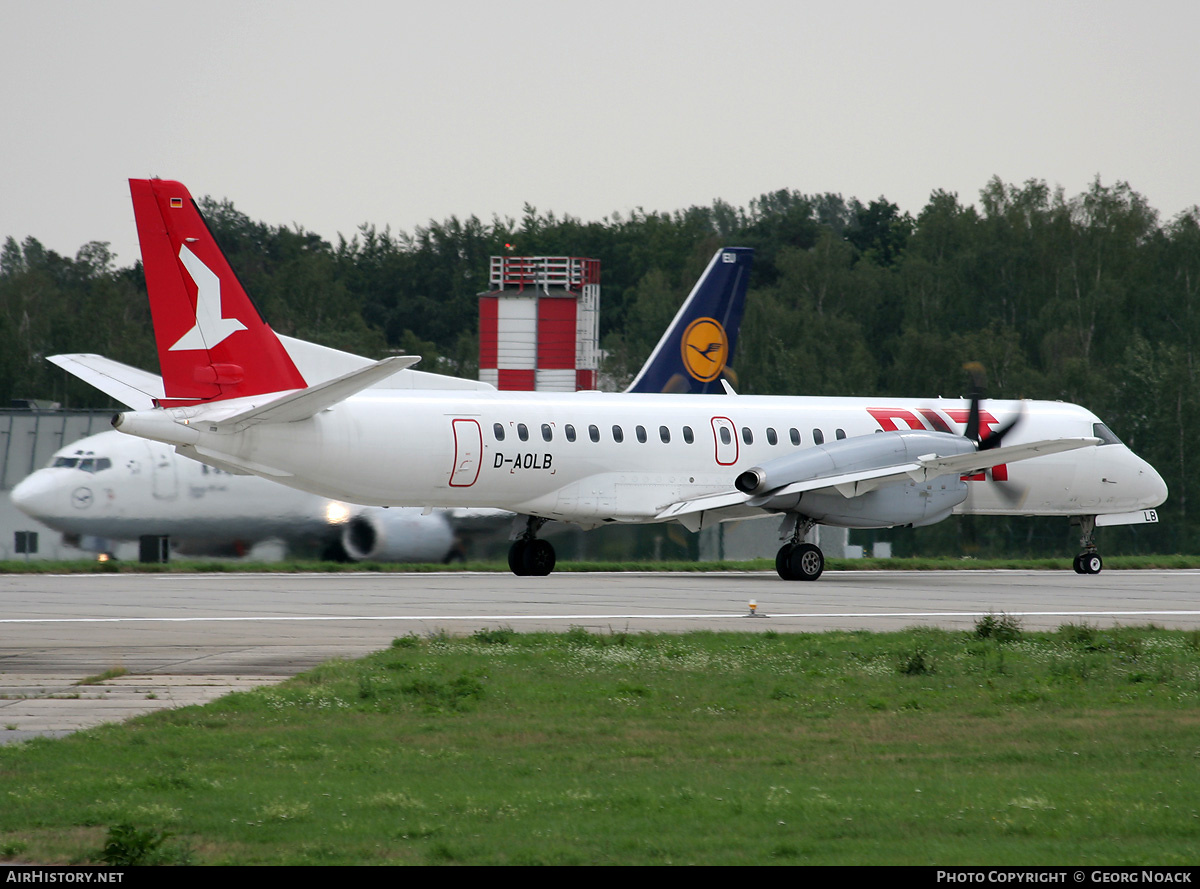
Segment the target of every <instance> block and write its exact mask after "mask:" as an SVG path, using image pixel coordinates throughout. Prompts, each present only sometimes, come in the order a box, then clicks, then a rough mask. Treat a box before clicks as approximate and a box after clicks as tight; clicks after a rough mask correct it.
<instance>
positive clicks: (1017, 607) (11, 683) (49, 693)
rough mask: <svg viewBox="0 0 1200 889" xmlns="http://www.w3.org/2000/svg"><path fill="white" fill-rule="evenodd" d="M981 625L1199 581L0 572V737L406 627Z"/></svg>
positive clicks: (1199, 614)
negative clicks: (992, 618) (986, 619)
mask: <svg viewBox="0 0 1200 889" xmlns="http://www.w3.org/2000/svg"><path fill="white" fill-rule="evenodd" d="M752 602H753V603H754V607H753V608H752V607H751V603H752ZM989 613H992V614H1000V613H1004V614H1008V615H1012V616H1014V617H1017V618H1019V619H1020V621H1021V625H1022V626H1023V627H1024V628H1026V629H1029V630H1040V629H1055V628H1057V627H1059V626H1061V625H1062V624H1065V623H1087V624H1090V625H1093V626H1109V625H1113V624H1124V625H1145V624H1151V623H1153V624H1155V625H1158V626H1163V627H1174V628H1184V629H1200V571H1111V570H1110V571H1105V572H1104V573H1102V574H1100V575H1097V576H1080V575H1076V574H1074V573H1073V572H1071V571H929V572H925V571H922V572H916V571H869V572H868V571H847V572H828V573H826V574H825V575H824V576H823V577H822V578H821V579H820V580H819V581H817V582H816V583H802V582H792V583H787V582H784V581H781V580H780V579H779V578H778V577H777V576H776V575H775V574H774V573H767V572H762V573H730V572H721V573H711V574H702V573H696V574H668V573H636V574H635V573H612V574H599V573H597V574H577V573H567V572H561V573H558V574H554V575H552V576H550V577H547V578H522V577H514V576H512V575H508V574H465V573H453V574H367V573H348V574H205V575H198V574H142V575H51V576H47V575H6V576H0V743H11V742H13V741H19V740H23V739H25V738H29V737H34V736H38V735H49V736H60V735H63V734H67V733H69V732H72V731H76V730H78V729H81V728H85V727H88V726H92V725H97V724H99V723H102V722H109V721H114V720H121V719H126V718H129V717H131V716H134V715H138V714H140V713H145V712H149V711H151V710H156V709H162V708H166V707H177V706H185V705H188V704H198V703H204V702H206V701H209V700H212V699H213V698H216V697H219V696H221V695H223V694H227V693H228V692H230V691H234V690H237V689H244V688H253V687H256V686H260V685H266V684H270V683H273V682H278V681H280V680H282V679H284V678H287V677H289V676H292V675H294V674H296V673H298V672H301V671H303V670H305V669H307V668H309V667H312V666H314V665H315V664H318V663H320V662H321V661H324V660H328V659H329V658H333V657H358V656H361V655H364V654H366V653H368V652H371V651H376V650H378V649H380V648H384V647H386V646H387V645H389V644H390V642H391V640H392V639H394V638H396V637H397V636H406V635H409V634H414V633H415V634H417V635H427V634H433V633H439V632H446V633H450V634H469V633H472V632H474V631H475V630H478V629H482V628H495V627H501V626H504V627H511V628H513V629H515V630H517V631H519V632H532V631H536V630H551V631H562V630H566V629H568V628H570V627H573V626H578V627H585V628H587V629H588V630H590V631H592V632H598V633H604V632H672V633H675V632H687V631H689V630H700V629H705V630H739V631H740V630H748V631H752V632H762V631H765V630H774V631H776V632H819V631H822V630H830V629H866V630H895V629H902V628H904V627H910V626H918V625H920V626H939V627H944V628H948V629H960V630H961V629H971V628H972V627H973V626H974V624H975V621H977V620H978V619H979V618H980V617H981V616H983V615H985V614H989ZM752 615H753V616H752ZM104 674H108V675H110V676H112V678H103V676H104ZM112 674H119V675H115V676H113V675H112Z"/></svg>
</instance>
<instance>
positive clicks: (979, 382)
mask: <svg viewBox="0 0 1200 889" xmlns="http://www.w3.org/2000/svg"><path fill="white" fill-rule="evenodd" d="M963 370H965V371H966V372H967V373H969V374H970V375H971V394H970V398H971V410H970V412H969V413H968V414H967V429H966V431H965V432H964V433H963V435H964V436H965V437H966V438H969V439H970V440H971V441H973V442H975V443H976V444H979V403H980V402H981V401H983V392H984V385H985V378H984V373H983V365H982V364H980V363H979V362H978V361H970V362H968V363H966V364H964V365H963Z"/></svg>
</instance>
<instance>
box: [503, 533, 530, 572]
mask: <svg viewBox="0 0 1200 889" xmlns="http://www.w3.org/2000/svg"><path fill="white" fill-rule="evenodd" d="M528 546H529V541H528V540H514V541H513V545H512V546H510V547H509V548H508V570H509V571H511V572H512V573H513V574H515V575H517V577H524V576H525V575H526V574H528V573H529V572H527V571H526V570H525V550H526V549H527V548H528Z"/></svg>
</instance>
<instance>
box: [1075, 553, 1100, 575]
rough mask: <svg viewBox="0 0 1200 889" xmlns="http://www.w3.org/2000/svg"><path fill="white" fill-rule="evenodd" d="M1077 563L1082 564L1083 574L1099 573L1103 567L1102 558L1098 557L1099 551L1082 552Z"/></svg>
mask: <svg viewBox="0 0 1200 889" xmlns="http://www.w3.org/2000/svg"><path fill="white" fill-rule="evenodd" d="M1079 564H1080V565H1082V566H1083V573H1084V574H1099V573H1100V571H1101V569H1103V568H1104V560H1103V559H1101V558H1100V553H1084V554H1083V555H1082V556H1080V557H1079Z"/></svg>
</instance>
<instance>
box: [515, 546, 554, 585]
mask: <svg viewBox="0 0 1200 889" xmlns="http://www.w3.org/2000/svg"><path fill="white" fill-rule="evenodd" d="M521 558H522V561H523V562H524V568H525V570H524V572H523V576H525V577H545V576H546V575H547V574H549V573H550V572H551V571H553V570H554V563H555V561H556V559H555V555H554V545H553V544H551V543H550V541H548V540H537V539H535V540H530V541H529V542H528V543H527V544H526V546H525V551H524V553H522V556H521Z"/></svg>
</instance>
